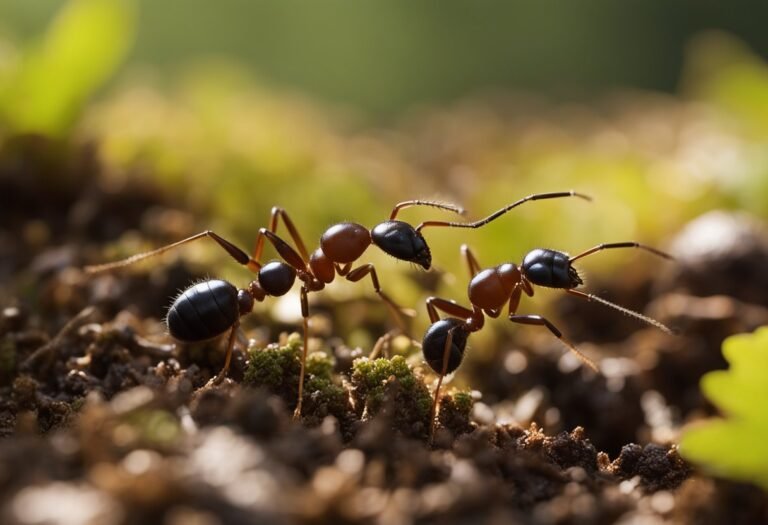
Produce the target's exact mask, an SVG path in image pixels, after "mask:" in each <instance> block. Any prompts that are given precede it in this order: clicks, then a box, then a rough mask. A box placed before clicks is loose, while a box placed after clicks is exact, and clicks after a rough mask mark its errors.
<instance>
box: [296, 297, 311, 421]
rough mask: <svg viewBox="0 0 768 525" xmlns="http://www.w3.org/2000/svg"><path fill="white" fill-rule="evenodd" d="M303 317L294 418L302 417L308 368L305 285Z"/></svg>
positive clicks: (302, 307)
mask: <svg viewBox="0 0 768 525" xmlns="http://www.w3.org/2000/svg"><path fill="white" fill-rule="evenodd" d="M301 317H302V324H303V328H304V334H303V339H304V341H303V344H302V348H301V368H300V370H299V393H298V401H297V402H296V410H294V411H293V419H300V418H301V406H302V404H303V402H304V376H305V374H306V369H307V347H308V346H309V300H308V298H307V289H306V288H305V287H304V286H302V287H301Z"/></svg>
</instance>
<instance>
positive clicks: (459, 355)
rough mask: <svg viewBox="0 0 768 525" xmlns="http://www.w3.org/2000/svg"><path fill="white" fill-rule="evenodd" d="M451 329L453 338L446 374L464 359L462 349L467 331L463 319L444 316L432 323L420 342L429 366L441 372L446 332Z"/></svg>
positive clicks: (465, 342) (457, 366) (464, 346)
mask: <svg viewBox="0 0 768 525" xmlns="http://www.w3.org/2000/svg"><path fill="white" fill-rule="evenodd" d="M450 330H453V340H452V341H451V349H450V350H449V352H448V367H447V368H446V370H445V373H446V374H450V373H451V372H453V371H454V370H456V369H457V368H459V365H460V364H461V361H462V359H464V350H465V348H466V346H467V338H468V337H469V332H467V330H466V329H464V321H462V320H460V319H455V318H453V317H446V318H445V319H440V320H439V321H437V322H435V323H433V324H432V326H430V327H429V328H428V329H427V333H425V334H424V340H423V341H422V343H421V350H422V352H423V353H424V359H425V360H426V361H427V363H428V364H429V366H430V367H431V368H432V370H434V371H435V372H437V373H438V374H441V373H442V372H443V357H444V355H445V342H446V338H447V337H448V332H449V331H450Z"/></svg>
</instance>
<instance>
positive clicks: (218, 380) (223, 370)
mask: <svg viewBox="0 0 768 525" xmlns="http://www.w3.org/2000/svg"><path fill="white" fill-rule="evenodd" d="M239 327H240V321H239V320H238V321H236V322H235V324H234V325H233V326H232V330H230V331H229V337H228V338H227V353H226V355H225V356H224V366H223V367H221V371H220V372H219V373H218V375H217V376H216V377H215V378H214V379H213V384H214V385H218V384H219V383H221V382H222V381H224V378H225V377H227V373H228V372H229V365H230V363H231V362H232V350H233V348H234V347H235V337H236V334H237V329H238V328H239Z"/></svg>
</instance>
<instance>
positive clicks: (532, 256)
mask: <svg viewBox="0 0 768 525" xmlns="http://www.w3.org/2000/svg"><path fill="white" fill-rule="evenodd" d="M614 248H639V249H642V250H645V251H648V252H650V253H652V254H654V255H657V256H659V257H663V258H665V259H672V256H671V255H669V254H666V253H664V252H662V251H659V250H657V249H655V248H651V247H650V246H645V245H643V244H639V243H637V242H614V243H607V244H599V245H597V246H595V247H593V248H590V249H589V250H586V251H584V252H582V253H580V254H578V255H575V256H573V257H569V256H568V254H567V253H564V252H560V251H556V250H548V249H541V248H537V249H535V250H532V251H531V252H529V253H528V254H527V255H526V256H525V257H524V258H523V262H522V264H521V265H520V266H517V265H516V264H514V263H504V264H500V265H498V266H495V267H493V268H487V269H485V270H480V264H479V263H478V262H477V259H476V258H475V256H474V254H473V253H472V251H471V250H470V248H469V247H468V246H467V245H466V244H463V245H462V246H461V253H462V254H463V256H464V258H465V260H466V262H467V266H468V267H469V272H470V277H471V280H470V282H469V286H468V296H469V301H470V303H471V304H472V308H471V309H470V308H465V307H464V306H461V305H459V304H457V303H456V302H455V301H451V300H446V299H440V298H438V297H429V298H428V299H427V301H426V302H427V312H428V313H429V319H430V322H431V323H432V325H431V326H430V327H429V328H428V329H427V331H426V333H425V334H424V339H423V341H422V352H423V353H424V359H425V360H426V361H427V363H428V364H429V366H430V367H431V368H432V370H434V371H435V372H436V373H437V374H438V375H439V379H438V381H437V387H436V388H435V399H434V401H433V403H432V411H431V428H430V440H431V439H432V436H433V435H434V430H435V424H436V416H437V408H438V404H439V394H440V386H441V384H442V382H443V377H445V375H446V374H450V373H451V372H453V371H454V370H456V369H457V368H458V367H459V365H461V361H462V359H463V357H464V350H465V348H466V345H467V339H468V338H469V335H470V334H471V333H472V332H477V331H478V330H480V329H481V328H482V327H483V324H484V323H485V315H488V316H489V317H492V318H496V317H498V316H499V315H500V314H501V312H502V310H503V309H504V306H505V305H508V313H509V315H508V317H507V318H508V319H509V320H510V321H512V322H513V323H520V324H529V325H538V326H544V327H546V328H547V329H548V330H549V331H550V332H552V334H553V335H554V336H555V337H557V338H558V339H559V340H560V341H562V342H563V343H564V344H565V345H566V346H567V347H568V349H569V350H570V351H571V352H573V353H574V354H575V355H576V356H578V358H579V359H580V360H581V361H582V362H583V363H584V364H586V365H587V366H588V367H590V368H591V369H592V370H594V371H595V372H597V371H598V370H597V366H596V365H595V363H594V362H592V360H591V359H589V358H588V357H587V356H585V355H584V354H582V353H581V352H579V350H578V349H577V348H576V347H575V346H574V345H573V344H572V343H570V342H569V341H567V340H566V339H565V338H563V334H562V333H561V332H560V330H558V329H557V328H556V327H555V325H553V324H552V323H551V322H549V321H548V320H547V319H545V318H544V317H542V316H540V315H517V307H518V305H519V304H520V297H521V296H522V293H523V292H525V294H526V295H528V296H529V297H533V285H537V286H543V287H547V288H559V289H562V290H564V291H565V292H566V293H569V294H571V295H574V296H576V297H579V298H581V299H586V300H588V301H596V302H599V303H602V304H604V305H606V306H610V307H611V308H614V309H616V310H619V311H620V312H623V313H625V314H627V315H630V316H632V317H635V318H637V319H640V320H641V321H644V322H646V323H648V324H650V325H653V326H655V327H656V328H659V329H660V330H662V331H664V332H666V333H668V334H671V333H672V330H670V329H669V328H667V327H666V326H665V325H663V324H662V323H660V322H659V321H656V320H655V319H651V318H650V317H646V316H644V315H642V314H640V313H638V312H635V311H633V310H629V309H627V308H624V307H623V306H619V305H617V304H614V303H612V302H610V301H607V300H605V299H603V298H601V297H598V296H596V295H593V294H588V293H584V292H582V291H579V290H575V288H576V287H577V286H579V285H581V284H584V282H583V281H582V279H581V276H579V273H578V271H577V270H576V268H574V267H573V265H572V264H573V263H574V262H575V261H576V260H578V259H581V258H583V257H586V256H588V255H591V254H593V253H596V252H599V251H602V250H608V249H614ZM438 310H441V311H443V312H445V313H446V314H448V315H451V316H453V317H448V318H445V319H440V316H439V315H438V312H437V311H438Z"/></svg>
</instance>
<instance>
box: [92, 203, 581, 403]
mask: <svg viewBox="0 0 768 525" xmlns="http://www.w3.org/2000/svg"><path fill="white" fill-rule="evenodd" d="M560 197H580V198H582V199H586V200H590V198H589V197H588V196H586V195H582V194H580V193H577V192H574V191H565V192H551V193H539V194H534V195H529V196H527V197H524V198H522V199H519V200H518V201H515V202H513V203H512V204H509V205H507V206H505V207H503V208H501V209H499V210H497V211H496V212H494V213H492V214H491V215H489V216H487V217H485V218H484V219H480V220H478V221H475V222H450V221H426V222H422V223H421V224H419V225H418V226H417V227H415V228H414V227H413V226H412V225H410V224H408V223H406V222H403V221H399V220H396V218H397V215H398V213H399V211H400V210H402V209H404V208H407V207H411V206H432V207H435V208H440V209H444V210H448V211H452V212H454V213H458V214H463V212H464V210H463V209H462V208H460V207H458V206H455V205H452V204H444V203H439V202H433V201H425V200H410V201H405V202H401V203H399V204H397V205H396V206H395V207H394V208H393V210H392V213H391V214H390V217H389V220H387V221H385V222H382V223H381V224H378V225H377V226H375V227H374V228H373V229H371V230H368V229H367V228H365V227H364V226H362V225H360V224H357V223H353V222H343V223H339V224H336V225H333V226H331V227H330V228H328V229H327V230H326V231H325V233H324V234H323V235H322V236H321V238H320V247H319V248H318V249H317V250H315V251H314V252H313V253H312V255H309V252H308V251H307V249H306V245H305V244H304V241H303V240H302V238H301V235H300V234H299V232H298V230H297V228H296V227H295V225H294V223H293V221H292V220H291V219H290V217H289V216H288V214H287V212H286V211H285V210H284V209H283V208H280V207H274V208H272V211H271V215H270V222H269V228H261V229H259V233H258V236H257V238H256V246H255V248H254V251H253V255H252V256H248V255H247V253H246V252H244V251H243V250H242V249H240V248H238V247H237V246H236V245H235V244H233V243H232V242H230V241H228V240H226V239H225V238H223V237H221V236H220V235H218V234H216V233H215V232H213V231H210V230H206V231H204V232H200V233H198V234H196V235H192V236H191V237H187V238H186V239H182V240H180V241H177V242H175V243H172V244H169V245H167V246H163V247H161V248H158V249H155V250H152V251H149V252H144V253H140V254H136V255H133V256H131V257H128V258H126V259H123V260H121V261H116V262H112V263H106V264H101V265H94V266H87V267H86V268H85V271H86V272H88V273H98V272H103V271H109V270H114V269H117V268H122V267H124V266H128V265H130V264H134V263H136V262H139V261H141V260H144V259H148V258H150V257H155V256H157V255H160V254H162V253H165V252H167V251H169V250H173V249H175V248H178V247H180V246H182V245H185V244H188V243H190V242H193V241H196V240H198V239H202V238H210V239H212V240H213V241H215V242H216V243H217V245H218V246H220V247H221V248H223V249H224V250H225V251H226V252H227V254H229V256H231V257H232V258H233V259H234V260H235V261H237V262H238V263H240V264H241V265H243V266H245V267H246V268H248V269H249V270H251V271H252V272H254V273H257V274H258V278H257V279H256V280H254V281H252V282H251V283H250V284H249V285H248V287H247V288H244V289H239V290H238V289H237V288H236V287H235V286H234V285H232V284H231V283H229V282H227V281H223V280H219V279H212V280H207V281H202V282H200V283H198V284H196V285H194V286H191V287H190V288H187V289H186V290H185V291H184V292H182V293H181V295H179V296H178V297H177V298H176V299H175V301H174V303H173V305H172V306H171V308H170V309H169V311H168V316H167V318H166V320H167V324H168V331H169V333H170V335H171V336H172V337H173V338H174V339H176V340H178V341H180V342H182V343H193V342H201V341H205V340H208V339H213V338H216V337H219V336H221V335H222V334H224V333H225V332H226V331H227V330H229V331H230V333H229V338H228V340H227V348H226V355H225V360H224V366H223V367H222V369H221V371H220V372H219V374H218V375H217V377H216V378H215V379H214V382H215V383H217V382H220V381H221V380H223V379H224V377H226V374H227V371H228V369H229V366H230V362H231V357H232V349H233V347H234V342H235V334H236V331H237V328H238V327H239V324H240V317H242V316H243V315H246V314H248V313H250V312H251V311H252V309H253V305H254V303H255V302H256V301H259V302H261V301H263V300H264V299H265V298H266V297H267V296H282V295H285V294H286V293H288V291H289V290H290V288H291V287H292V286H293V283H294V281H295V279H296V277H298V278H299V279H300V280H301V281H302V286H301V292H300V297H301V315H302V319H303V332H304V333H303V335H304V340H303V342H304V345H303V351H302V356H301V368H300V375H299V387H298V401H297V405H296V409H295V411H294V417H295V418H298V417H299V416H300V415H301V407H302V400H303V399H302V398H303V387H304V375H305V364H306V357H307V343H308V331H309V324H308V319H309V303H308V297H307V296H308V294H309V292H314V291H319V290H322V289H323V288H324V287H325V285H326V284H329V283H331V282H332V281H333V280H334V278H335V276H336V275H337V274H338V275H340V276H343V277H345V278H346V279H347V280H349V281H353V282H356V281H359V280H361V279H363V278H364V277H365V276H366V275H370V277H371V281H372V284H373V287H374V290H375V291H376V293H377V294H378V295H379V296H380V297H381V298H382V299H383V300H384V302H385V303H386V304H387V306H389V307H390V309H391V310H392V311H393V312H394V314H395V317H396V319H398V322H399V323H400V324H401V325H402V320H401V319H400V317H399V315H400V311H401V309H400V307H399V306H398V305H397V304H396V303H395V302H394V301H393V300H392V299H390V298H389V296H388V295H386V294H385V293H384V292H383V290H381V286H380V284H379V279H378V276H377V275H376V269H375V267H374V266H373V264H370V263H369V264H364V265H362V266H359V267H357V268H354V269H353V268H352V265H353V263H354V262H355V261H356V260H358V259H359V258H360V257H361V256H362V255H363V253H364V252H365V250H366V249H367V248H368V246H370V244H371V243H374V244H376V245H377V246H378V247H379V248H381V249H382V250H383V251H384V252H386V253H388V254H389V255H391V256H393V257H395V258H397V259H400V260H404V261H409V262H414V263H417V264H419V265H421V266H422V267H423V268H424V269H425V270H428V269H429V268H430V267H431V265H432V256H431V252H430V250H429V246H428V245H427V243H426V240H425V239H424V237H423V235H422V234H421V230H422V229H423V228H425V227H440V226H442V227H454V228H479V227H481V226H483V225H485V224H487V223H489V222H491V221H493V220H494V219H496V218H498V217H500V216H501V215H503V214H504V213H506V212H508V211H509V210H511V209H512V208H515V207H516V206H519V205H521V204H523V203H524V202H528V201H532V200H541V199H552V198H560ZM280 219H282V221H283V223H284V224H285V227H286V228H287V229H288V232H289V234H290V236H291V238H292V240H293V242H294V243H295V245H296V248H297V249H298V251H297V250H296V249H294V248H293V247H291V246H290V245H289V244H288V243H287V242H285V241H284V240H283V239H281V238H280V237H279V236H278V235H277V234H276V231H277V226H278V223H279V220H280ZM265 239H266V240H268V241H269V242H270V243H271V244H272V245H273V246H274V248H275V250H276V251H277V253H278V254H279V255H280V257H281V258H282V259H283V261H285V262H283V261H271V262H269V263H267V264H265V265H262V264H261V262H260V261H259V259H260V258H261V254H262V251H263V248H264V241H265Z"/></svg>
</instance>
